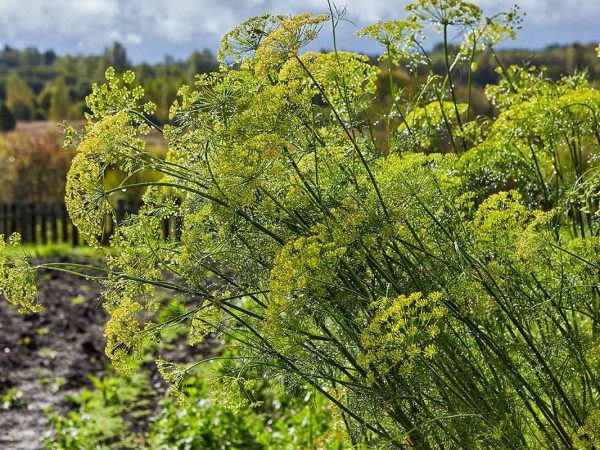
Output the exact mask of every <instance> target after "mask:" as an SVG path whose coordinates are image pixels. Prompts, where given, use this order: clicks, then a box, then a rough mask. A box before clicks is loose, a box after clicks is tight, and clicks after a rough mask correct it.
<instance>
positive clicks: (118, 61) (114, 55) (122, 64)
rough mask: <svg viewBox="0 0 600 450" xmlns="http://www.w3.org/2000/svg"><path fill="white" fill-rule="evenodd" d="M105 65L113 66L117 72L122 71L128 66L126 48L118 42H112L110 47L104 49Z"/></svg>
mask: <svg viewBox="0 0 600 450" xmlns="http://www.w3.org/2000/svg"><path fill="white" fill-rule="evenodd" d="M104 59H105V61H106V65H105V67H108V66H111V67H114V68H115V70H116V71H117V72H120V73H122V72H124V71H125V70H126V69H127V68H128V67H129V66H130V64H129V61H128V59H127V50H126V49H125V47H124V46H123V44H121V43H119V42H115V43H113V45H112V47H110V48H107V49H106V50H105V51H104Z"/></svg>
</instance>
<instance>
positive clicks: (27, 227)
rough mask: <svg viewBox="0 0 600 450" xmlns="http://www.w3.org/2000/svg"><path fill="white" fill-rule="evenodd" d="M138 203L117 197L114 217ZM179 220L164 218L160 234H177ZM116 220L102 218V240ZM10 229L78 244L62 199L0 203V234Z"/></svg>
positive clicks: (31, 238) (33, 240) (33, 239)
mask: <svg viewBox="0 0 600 450" xmlns="http://www.w3.org/2000/svg"><path fill="white" fill-rule="evenodd" d="M138 208H139V205H137V204H134V203H130V202H125V201H119V202H117V205H116V211H115V212H116V216H117V221H119V222H120V221H121V220H123V219H124V218H125V217H126V216H127V215H129V214H132V213H135V212H137V211H138ZM179 222H180V221H178V220H177V219H176V218H165V219H163V223H162V224H161V229H162V232H163V237H164V238H165V239H168V238H176V239H177V238H178V237H179V228H180V223H179ZM114 229H115V224H114V222H113V220H112V218H111V216H110V215H107V216H106V219H105V233H104V240H105V241H108V238H109V237H110V236H111V235H112V233H113V232H114ZM12 233H19V234H20V235H21V242H23V243H28V244H49V243H61V244H70V245H73V246H78V245H80V244H81V243H82V242H81V239H80V237H79V233H78V231H77V227H75V225H73V222H71V219H70V218H69V215H68V213H67V208H66V207H65V204H64V203H0V234H3V235H4V238H5V239H8V237H9V236H10V235H11V234H12Z"/></svg>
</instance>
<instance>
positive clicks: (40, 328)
mask: <svg viewBox="0 0 600 450" xmlns="http://www.w3.org/2000/svg"><path fill="white" fill-rule="evenodd" d="M98 295H99V292H98V289H97V287H96V286H95V285H94V284H93V283H91V282H88V281H85V280H83V279H81V278H78V277H73V276H70V275H66V274H62V273H50V274H45V275H43V276H42V279H41V280H40V300H41V303H42V304H43V305H44V306H45V308H46V309H45V311H44V312H43V313H41V314H34V315H31V316H23V315H20V314H18V313H17V312H16V308H12V307H9V306H8V305H7V304H6V302H5V301H4V300H3V299H0V395H5V394H6V393H7V392H10V391H11V389H12V388H17V389H18V390H19V391H21V392H22V393H23V402H22V403H21V405H19V404H18V403H19V402H15V403H17V404H14V405H10V404H7V403H6V402H4V404H2V402H0V449H1V450H4V449H6V450H9V449H10V450H21V449H40V448H44V444H43V439H44V436H45V435H46V434H47V433H48V421H47V419H46V415H45V413H44V410H45V409H46V408H47V407H49V406H52V407H53V408H55V409H57V410H59V411H64V410H65V409H66V408H67V405H66V403H65V400H64V397H65V394H67V393H70V392H72V393H75V392H76V391H78V390H79V389H81V388H82V387H84V386H89V385H90V382H89V381H88V379H87V375H88V374H90V373H91V374H95V375H98V376H101V375H102V374H103V373H104V371H105V369H106V364H107V361H106V358H105V357H104V354H103V347H104V339H103V337H102V330H103V322H104V320H105V318H106V315H105V313H104V311H103V310H102V308H101V307H100V305H99V303H98Z"/></svg>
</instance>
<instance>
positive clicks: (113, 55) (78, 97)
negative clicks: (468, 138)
mask: <svg viewBox="0 0 600 450" xmlns="http://www.w3.org/2000/svg"><path fill="white" fill-rule="evenodd" d="M454 50H456V49H454ZM498 55H499V56H500V59H501V61H502V63H503V64H504V65H505V66H510V65H512V64H518V65H523V66H531V65H534V66H537V67H542V66H545V67H547V68H548V70H547V75H548V76H549V77H550V78H551V79H557V78H559V77H560V76H561V75H564V74H571V73H573V72H575V71H577V70H587V71H588V74H589V78H590V79H591V80H597V79H598V78H599V77H600V61H599V60H598V58H597V57H596V55H595V52H594V45H593V44H586V45H583V44H577V43H575V44H571V45H567V46H558V45H555V46H550V47H547V48H546V49H544V50H541V51H531V50H521V49H519V50H502V51H499V52H498ZM432 61H433V63H434V70H435V71H436V72H437V73H439V74H443V73H444V71H445V68H444V61H443V51H442V47H441V46H438V47H436V48H434V49H433V52H432ZM372 63H373V64H377V60H376V58H374V57H373V58H372ZM109 66H112V67H114V68H115V69H116V71H117V72H118V73H119V72H124V71H125V70H127V69H131V70H133V71H134V72H135V73H136V78H137V79H138V80H139V82H140V84H141V86H142V87H143V88H144V91H145V92H146V96H147V99H148V100H151V101H153V102H154V103H156V105H157V110H156V113H155V119H156V120H157V121H158V122H161V123H164V122H166V121H167V120H168V113H169V108H170V106H171V104H172V103H173V101H174V100H175V97H176V95H177V89H178V87H179V86H181V84H183V83H191V82H193V80H194V76H195V75H196V74H200V73H207V72H210V71H213V70H215V69H216V68H217V66H218V65H217V62H216V59H215V55H214V54H213V53H211V52H210V51H209V50H204V51H201V52H194V53H192V54H191V55H190V56H189V57H188V58H187V59H185V60H177V59H175V58H173V57H170V56H166V57H165V59H164V61H163V62H161V63H158V64H146V63H142V64H133V63H131V61H130V59H129V57H128V55H127V52H126V49H125V47H124V46H123V45H122V44H120V43H118V42H115V43H114V44H113V45H112V46H111V47H109V48H107V49H106V50H105V51H104V53H103V54H101V55H95V56H81V55H79V56H73V55H65V56H59V55H57V54H56V53H55V52H54V51H52V50H47V51H40V50H38V49H36V48H27V49H24V50H21V49H16V48H12V47H10V46H8V45H7V46H5V47H4V49H3V50H2V51H0V103H1V104H3V105H5V106H6V107H8V110H9V111H10V113H12V115H13V116H14V118H15V119H16V121H36V120H52V121H59V120H65V119H66V120H81V119H83V113H84V111H85V97H86V96H87V95H88V94H89V93H90V92H91V86H92V83H94V82H102V80H103V77H104V71H105V70H106V68H107V67H109ZM477 66H478V70H477V72H476V73H475V74H474V78H473V83H474V85H475V108H476V109H475V111H476V112H477V113H480V114H486V115H490V114H491V113H492V111H491V109H490V108H491V105H489V103H487V102H486V100H485V98H484V95H483V87H485V86H486V85H488V84H495V83H496V82H497V81H498V79H499V76H498V74H497V73H496V68H497V67H498V65H497V62H496V61H494V58H493V57H492V55H491V54H490V53H487V52H483V53H482V54H481V55H479V57H478V59H477ZM395 75H396V77H397V78H399V79H400V81H401V82H403V84H405V85H406V84H410V83H411V80H410V76H409V75H408V73H407V72H405V73H403V72H402V71H401V70H400V71H398V72H397V73H395ZM384 78H386V77H384ZM462 79H463V80H464V79H466V75H465V76H463V77H462ZM458 84H459V87H460V84H461V80H460V79H459V80H458ZM465 89H466V88H465ZM459 90H460V89H459ZM0 114H1V113H0Z"/></svg>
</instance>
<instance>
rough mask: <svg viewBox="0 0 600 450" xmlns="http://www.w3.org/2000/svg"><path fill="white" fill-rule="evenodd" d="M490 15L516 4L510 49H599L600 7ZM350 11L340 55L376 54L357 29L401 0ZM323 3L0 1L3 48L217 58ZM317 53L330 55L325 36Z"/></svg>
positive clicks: (581, 1) (510, 0) (534, 8)
mask: <svg viewBox="0 0 600 450" xmlns="http://www.w3.org/2000/svg"><path fill="white" fill-rule="evenodd" d="M472 1H474V2H475V3H477V4H478V5H480V6H481V7H483V8H484V10H485V11H486V13H489V14H492V13H494V12H497V11H499V10H506V9H508V8H510V7H511V6H512V5H513V4H515V3H517V4H518V5H519V6H520V7H521V11H523V12H525V13H526V15H525V17H524V19H525V20H524V23H523V29H522V30H521V32H520V33H519V38H518V39H517V41H516V42H514V43H511V44H510V46H515V47H526V48H534V49H535V48H540V47H544V46H546V45H549V44H554V43H571V42H575V41H578V42H581V43H588V42H597V41H598V40H599V39H600V0H472ZM337 4H338V5H342V6H343V5H346V6H347V16H346V17H347V18H348V19H349V20H351V21H352V22H353V23H354V24H355V25H352V24H349V23H348V24H344V25H343V27H342V29H341V31H340V47H342V48H343V49H346V50H355V51H363V52H371V53H375V52H376V51H377V49H376V46H374V45H372V44H370V43H369V42H368V41H366V40H364V39H358V38H354V37H353V36H352V35H353V32H354V31H355V30H356V27H357V26H358V27H361V26H364V25H367V24H369V23H373V22H376V21H378V20H388V19H393V18H401V17H403V15H404V12H403V7H404V5H405V4H406V1H404V0H338V2H337ZM326 7H327V3H326V0H303V1H300V0H0V44H9V45H11V46H14V47H18V48H22V47H26V46H35V47H38V48H40V49H50V48H51V49H54V50H56V51H57V52H58V53H60V54H64V53H85V54H90V53H99V52H100V51H102V49H103V48H104V47H106V46H107V45H110V44H111V43H112V42H113V41H116V40H118V41H120V42H122V43H123V44H124V45H125V46H126V47H127V50H128V54H129V55H130V58H131V59H132V60H133V61H134V62H139V61H148V62H156V61H160V60H162V59H163V58H164V56H165V55H166V54H170V55H173V56H175V57H186V56H187V55H188V54H189V53H190V52H191V51H193V50H202V49H204V48H208V49H210V50H213V51H215V50H216V49H217V48H218V43H219V39H220V37H221V36H222V35H223V33H224V32H226V31H227V30H229V29H230V28H232V27H233V26H235V25H236V24H237V23H239V22H240V21H242V20H243V19H245V18H247V17H250V16H252V15H256V14H259V13H261V12H265V11H267V12H278V13H298V12H305V11H310V12H322V11H325V10H326ZM323 34H324V35H323V37H322V38H321V40H320V41H319V42H318V43H317V46H319V47H323V48H327V47H329V42H330V39H329V36H328V35H327V33H323Z"/></svg>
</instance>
